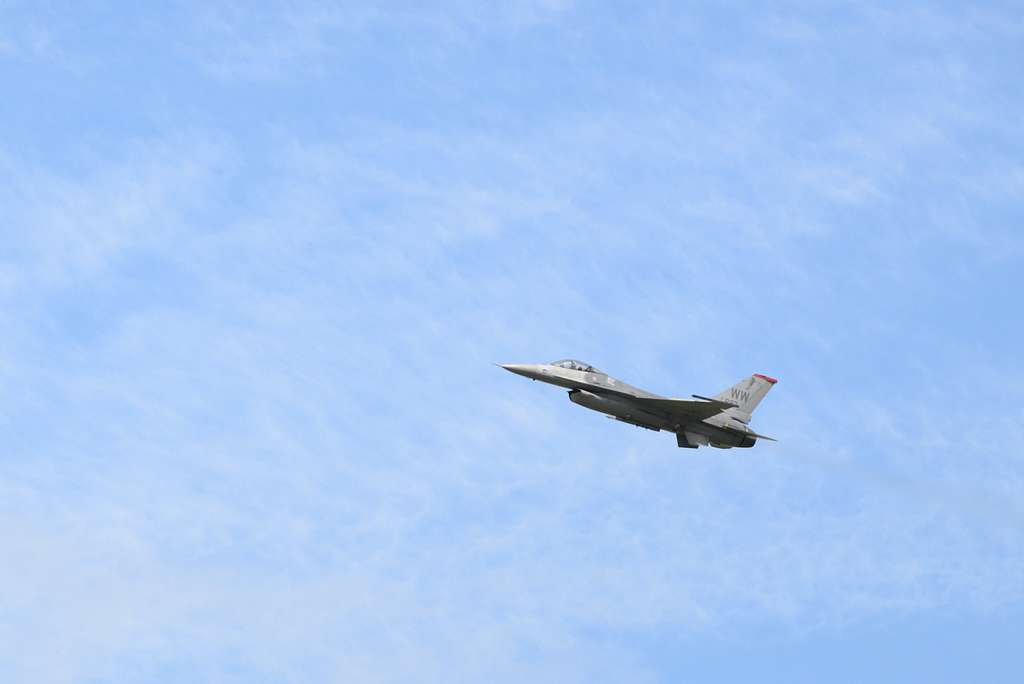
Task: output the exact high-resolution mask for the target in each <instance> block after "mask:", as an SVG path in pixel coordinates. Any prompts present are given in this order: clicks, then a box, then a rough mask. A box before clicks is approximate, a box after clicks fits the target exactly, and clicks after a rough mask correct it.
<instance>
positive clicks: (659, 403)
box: [631, 397, 736, 420]
mask: <svg viewBox="0 0 1024 684" xmlns="http://www.w3.org/2000/svg"><path fill="white" fill-rule="evenodd" d="M631 401H632V402H633V403H635V404H636V405H637V406H641V407H643V408H647V409H653V410H655V411H659V412H661V413H667V414H669V415H670V416H679V417H681V418H691V419H697V420H704V419H705V418H710V417H711V416H717V415H718V414H719V413H721V412H722V411H724V410H726V409H729V408H733V407H735V406H736V404H733V403H731V402H728V401H718V400H717V399H699V400H696V401H694V400H692V399H661V398H659V399H647V398H641V397H634V398H633V399H632V400H631Z"/></svg>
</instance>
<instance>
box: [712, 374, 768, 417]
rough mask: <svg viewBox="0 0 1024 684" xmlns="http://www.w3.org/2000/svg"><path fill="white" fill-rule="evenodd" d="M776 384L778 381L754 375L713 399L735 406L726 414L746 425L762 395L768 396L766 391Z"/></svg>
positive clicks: (765, 376) (762, 397)
mask: <svg viewBox="0 0 1024 684" xmlns="http://www.w3.org/2000/svg"><path fill="white" fill-rule="evenodd" d="M777 382H778V380H776V379H775V378H769V377H768V376H767V375H761V374H760V373H754V374H753V375H751V376H750V377H749V378H746V379H744V380H740V381H739V382H737V383H736V384H735V385H733V386H732V387H730V388H728V389H726V390H723V391H722V392H719V393H718V394H717V395H715V399H720V400H722V401H729V402H732V403H734V404H737V407H736V408H734V409H729V410H728V412H729V413H732V414H733V415H734V416H735V417H736V418H737V419H739V420H741V421H743V422H744V423H746V422H748V421H749V420H750V416H751V414H752V413H753V412H754V409H755V408H757V405H758V404H760V403H761V400H762V399H764V395H766V394H768V390H770V389H771V388H772V387H774V386H775V383H777Z"/></svg>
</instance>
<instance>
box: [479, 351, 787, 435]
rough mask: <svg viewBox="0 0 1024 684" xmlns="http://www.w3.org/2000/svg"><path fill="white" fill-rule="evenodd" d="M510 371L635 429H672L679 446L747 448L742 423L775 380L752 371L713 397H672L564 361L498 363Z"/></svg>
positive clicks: (748, 431)
mask: <svg viewBox="0 0 1024 684" xmlns="http://www.w3.org/2000/svg"><path fill="white" fill-rule="evenodd" d="M498 365H500V366H501V367H502V368H504V369H505V370H508V371H511V372H513V373H515V374H516V375H522V376H523V377H526V378H530V379H531V380H540V381H541V382H546V383H549V384H552V385H558V386H559V387H564V388H566V389H568V390H569V401H571V402H573V403H574V404H579V405H580V406H583V407H584V408H588V409H592V410H594V411H599V412H601V413H605V414H607V415H608V417H609V418H614V419H615V420H620V421H622V422H623V423H629V424H631V425H635V426H637V427H642V428H646V429H648V430H654V431H655V432H658V431H661V430H667V431H668V432H674V433H675V435H676V443H677V444H678V445H679V446H680V447H683V448H685V449H696V448H697V447H698V446H701V445H709V446H713V447H716V448H718V449H731V448H733V447H740V448H746V447H752V446H754V444H755V443H756V442H757V440H759V439H767V440H770V441H772V442H774V441H776V440H774V439H772V438H771V437H765V436H764V435H759V434H757V433H756V432H754V431H753V430H751V429H750V427H749V426H748V425H747V424H748V423H749V422H750V419H751V414H753V412H754V409H755V408H757V405H758V404H760V403H761V400H762V399H764V396H765V395H766V394H768V390H770V389H771V388H772V387H773V386H774V385H775V383H776V382H778V380H776V379H775V378H769V377H768V376H767V375H761V374H760V373H755V374H754V375H751V376H750V377H749V378H745V379H744V380H741V381H739V382H738V383H736V384H735V385H733V386H732V387H730V388H728V389H726V390H723V391H722V392H719V393H718V394H716V395H715V396H714V397H703V396H701V395H699V394H694V395H692V396H693V399H674V398H668V397H661V396H658V395H657V394H651V393H650V392H646V391H644V390H642V389H638V388H636V387H633V386H632V385H627V384H626V383H624V382H622V381H621V380H616V379H615V378H613V377H611V376H610V375H608V374H607V373H605V372H604V371H599V370H598V369H596V368H594V367H593V366H591V365H590V364H588V363H583V362H582V361H574V360H572V359H565V360H563V361H555V362H554V363H539V364H515V363H508V364H498Z"/></svg>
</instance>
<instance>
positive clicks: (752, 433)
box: [747, 432, 779, 442]
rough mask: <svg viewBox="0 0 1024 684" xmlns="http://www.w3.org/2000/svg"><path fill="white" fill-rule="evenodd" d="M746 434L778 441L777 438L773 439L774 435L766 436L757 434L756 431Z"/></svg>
mask: <svg viewBox="0 0 1024 684" xmlns="http://www.w3.org/2000/svg"><path fill="white" fill-rule="evenodd" d="M747 434H748V435H750V436H751V437H757V438H758V439H767V440H768V441H769V442H778V441H779V440H777V439H775V438H774V437H766V436H765V435H759V434H757V433H756V432H748V433H747Z"/></svg>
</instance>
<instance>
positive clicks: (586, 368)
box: [551, 359, 604, 375]
mask: <svg viewBox="0 0 1024 684" xmlns="http://www.w3.org/2000/svg"><path fill="white" fill-rule="evenodd" d="M551 365H552V366H558V367H559V368H565V369H567V370H574V371H583V372H584V373H601V374H602V375H604V372H603V371H599V370H597V369H596V368H594V367H593V366H591V365H590V364H589V363H583V362H582V361H575V360H573V359H564V360H562V361H555V362H554V363H552V364H551Z"/></svg>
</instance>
